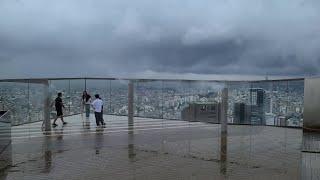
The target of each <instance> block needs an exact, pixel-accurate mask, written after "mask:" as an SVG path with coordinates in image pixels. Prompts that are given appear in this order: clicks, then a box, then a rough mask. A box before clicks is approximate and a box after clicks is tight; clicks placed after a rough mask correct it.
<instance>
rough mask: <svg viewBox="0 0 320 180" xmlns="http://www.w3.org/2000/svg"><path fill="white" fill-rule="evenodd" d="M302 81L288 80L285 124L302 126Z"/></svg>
mask: <svg viewBox="0 0 320 180" xmlns="http://www.w3.org/2000/svg"><path fill="white" fill-rule="evenodd" d="M303 98H304V81H303V80H300V81H288V102H289V103H288V111H287V126H290V127H302V126H303V108H304V106H303V104H304V100H303Z"/></svg>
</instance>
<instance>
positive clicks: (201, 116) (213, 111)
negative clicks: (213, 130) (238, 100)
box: [181, 102, 220, 123]
mask: <svg viewBox="0 0 320 180" xmlns="http://www.w3.org/2000/svg"><path fill="white" fill-rule="evenodd" d="M219 112H220V104H219V103H213V102H196V103H192V104H189V106H188V107H186V108H184V109H183V110H182V111H181V119H182V120H184V121H191V122H192V121H199V122H208V123H220V113H219Z"/></svg>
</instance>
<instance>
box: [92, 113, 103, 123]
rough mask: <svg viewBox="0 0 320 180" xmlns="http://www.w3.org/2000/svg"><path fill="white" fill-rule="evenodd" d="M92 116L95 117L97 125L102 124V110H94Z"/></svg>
mask: <svg viewBox="0 0 320 180" xmlns="http://www.w3.org/2000/svg"><path fill="white" fill-rule="evenodd" d="M94 116H95V117H96V124H97V126H99V125H100V123H101V125H103V119H102V112H94Z"/></svg>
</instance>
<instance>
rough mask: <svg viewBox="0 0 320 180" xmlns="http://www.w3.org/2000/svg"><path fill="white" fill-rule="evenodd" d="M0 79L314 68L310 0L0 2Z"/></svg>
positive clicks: (316, 27)
mask: <svg viewBox="0 0 320 180" xmlns="http://www.w3.org/2000/svg"><path fill="white" fill-rule="evenodd" d="M0 63H1V64H0V77H5V78H7V77H9V78H15V77H61V76H68V77H71V76H72V77H75V76H110V75H112V76H117V75H122V76H129V75H131V74H143V73H153V72H155V73H157V74H158V73H160V74H161V73H164V74H170V73H194V74H258V75H265V74H270V75H311V74H320V73H319V72H320V70H319V65H320V1H319V0H135V1H133V0H0Z"/></svg>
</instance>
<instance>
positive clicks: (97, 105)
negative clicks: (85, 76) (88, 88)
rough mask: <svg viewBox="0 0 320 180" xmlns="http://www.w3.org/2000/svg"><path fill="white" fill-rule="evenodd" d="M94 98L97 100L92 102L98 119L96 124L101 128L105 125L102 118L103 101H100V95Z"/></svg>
mask: <svg viewBox="0 0 320 180" xmlns="http://www.w3.org/2000/svg"><path fill="white" fill-rule="evenodd" d="M94 97H95V98H96V99H95V100H94V101H93V102H92V104H91V105H92V108H93V110H94V115H95V118H96V124H97V126H100V123H101V125H103V124H104V122H103V118H102V106H103V101H102V100H101V99H100V96H99V94H96V95H94Z"/></svg>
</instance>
